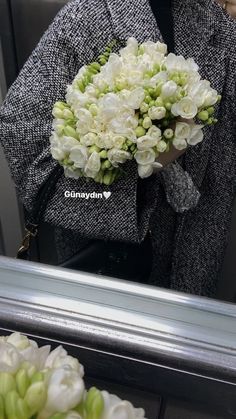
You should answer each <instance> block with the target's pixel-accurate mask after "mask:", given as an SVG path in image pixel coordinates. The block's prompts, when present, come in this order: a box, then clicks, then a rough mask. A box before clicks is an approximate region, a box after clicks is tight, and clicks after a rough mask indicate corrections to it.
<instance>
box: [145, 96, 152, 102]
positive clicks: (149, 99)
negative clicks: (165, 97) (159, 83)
mask: <svg viewBox="0 0 236 419" xmlns="http://www.w3.org/2000/svg"><path fill="white" fill-rule="evenodd" d="M151 100H152V98H151V96H149V95H147V96H146V97H145V99H144V101H145V103H149V102H151Z"/></svg>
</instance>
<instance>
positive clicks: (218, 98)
mask: <svg viewBox="0 0 236 419" xmlns="http://www.w3.org/2000/svg"><path fill="white" fill-rule="evenodd" d="M221 100H222V96H221V95H218V96H217V102H218V103H219V102H220V101H221Z"/></svg>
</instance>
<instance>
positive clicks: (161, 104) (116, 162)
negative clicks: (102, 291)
mask: <svg viewBox="0 0 236 419" xmlns="http://www.w3.org/2000/svg"><path fill="white" fill-rule="evenodd" d="M91 5H92V6H91ZM0 6H1V15H0V36H1V49H0V101H1V103H2V106H1V108H0V142H1V153H0V161H1V166H0V174H1V176H0V187H1V201H0V254H2V255H6V256H12V257H15V256H16V254H17V251H18V248H19V246H20V243H21V242H22V244H21V246H20V252H18V257H19V258H21V259H26V260H33V261H39V262H41V263H47V264H51V265H60V266H62V267H66V268H71V269H76V270H82V271H87V272H93V273H97V274H100V275H106V276H110V277H115V278H120V279H125V280H129V281H135V282H139V283H146V284H151V285H153V286H156V287H163V288H167V289H173V290H176V291H181V292H185V293H188V294H194V295H202V296H206V297H210V298H217V299H221V300H226V301H231V302H234V301H235V299H236V284H235V280H234V278H235V273H236V262H235V257H234V254H235V250H234V249H235V245H236V243H235V236H236V234H235V229H236V227H235V223H236V212H235V211H236V210H235V205H234V198H235V171H236V167H235V164H236V158H235V154H236V150H235V116H236V115H235V112H236V106H235V104H236V103H235V97H236V96H235V95H236V92H235V71H236V67H235V45H236V24H235V16H236V4H235V0H229V1H227V2H225V1H221V0H204V1H202V0H197V1H195V2H194V4H192V3H191V2H190V1H189V0H181V1H180V0H172V1H171V0H168V1H167V0H130V1H129V5H128V8H127V7H126V4H125V2H122V1H121V0H116V1H113V0H106V1H99V0H94V1H93V3H87V2H85V1H82V0H72V1H70V2H67V1H66V0H60V1H59V0H53V1H48V0H38V1H29V0H27V1H25V0H21V1H12V2H11V8H10V7H9V1H8V0H2V1H1V4H0ZM179 56H182V58H178V57H179ZM183 57H184V58H183ZM25 228H26V230H25ZM22 236H23V237H24V240H23V241H22Z"/></svg>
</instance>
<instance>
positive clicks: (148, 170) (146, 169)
mask: <svg viewBox="0 0 236 419" xmlns="http://www.w3.org/2000/svg"><path fill="white" fill-rule="evenodd" d="M152 174H153V167H152V165H151V164H138V175H139V177H141V179H145V178H147V177H149V176H151V175H152Z"/></svg>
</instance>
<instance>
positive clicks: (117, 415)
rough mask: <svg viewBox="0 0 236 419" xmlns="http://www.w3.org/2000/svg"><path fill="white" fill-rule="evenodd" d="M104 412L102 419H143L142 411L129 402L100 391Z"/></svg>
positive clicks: (143, 413)
mask: <svg viewBox="0 0 236 419" xmlns="http://www.w3.org/2000/svg"><path fill="white" fill-rule="evenodd" d="M101 393H102V396H103V399H104V411H103V415H102V419H144V417H145V412H144V410H143V409H141V408H140V409H137V408H135V407H134V406H133V405H132V404H131V403H130V402H128V401H126V400H121V399H120V398H119V397H117V396H115V395H114V394H109V393H108V392H107V391H102V392H101Z"/></svg>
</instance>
